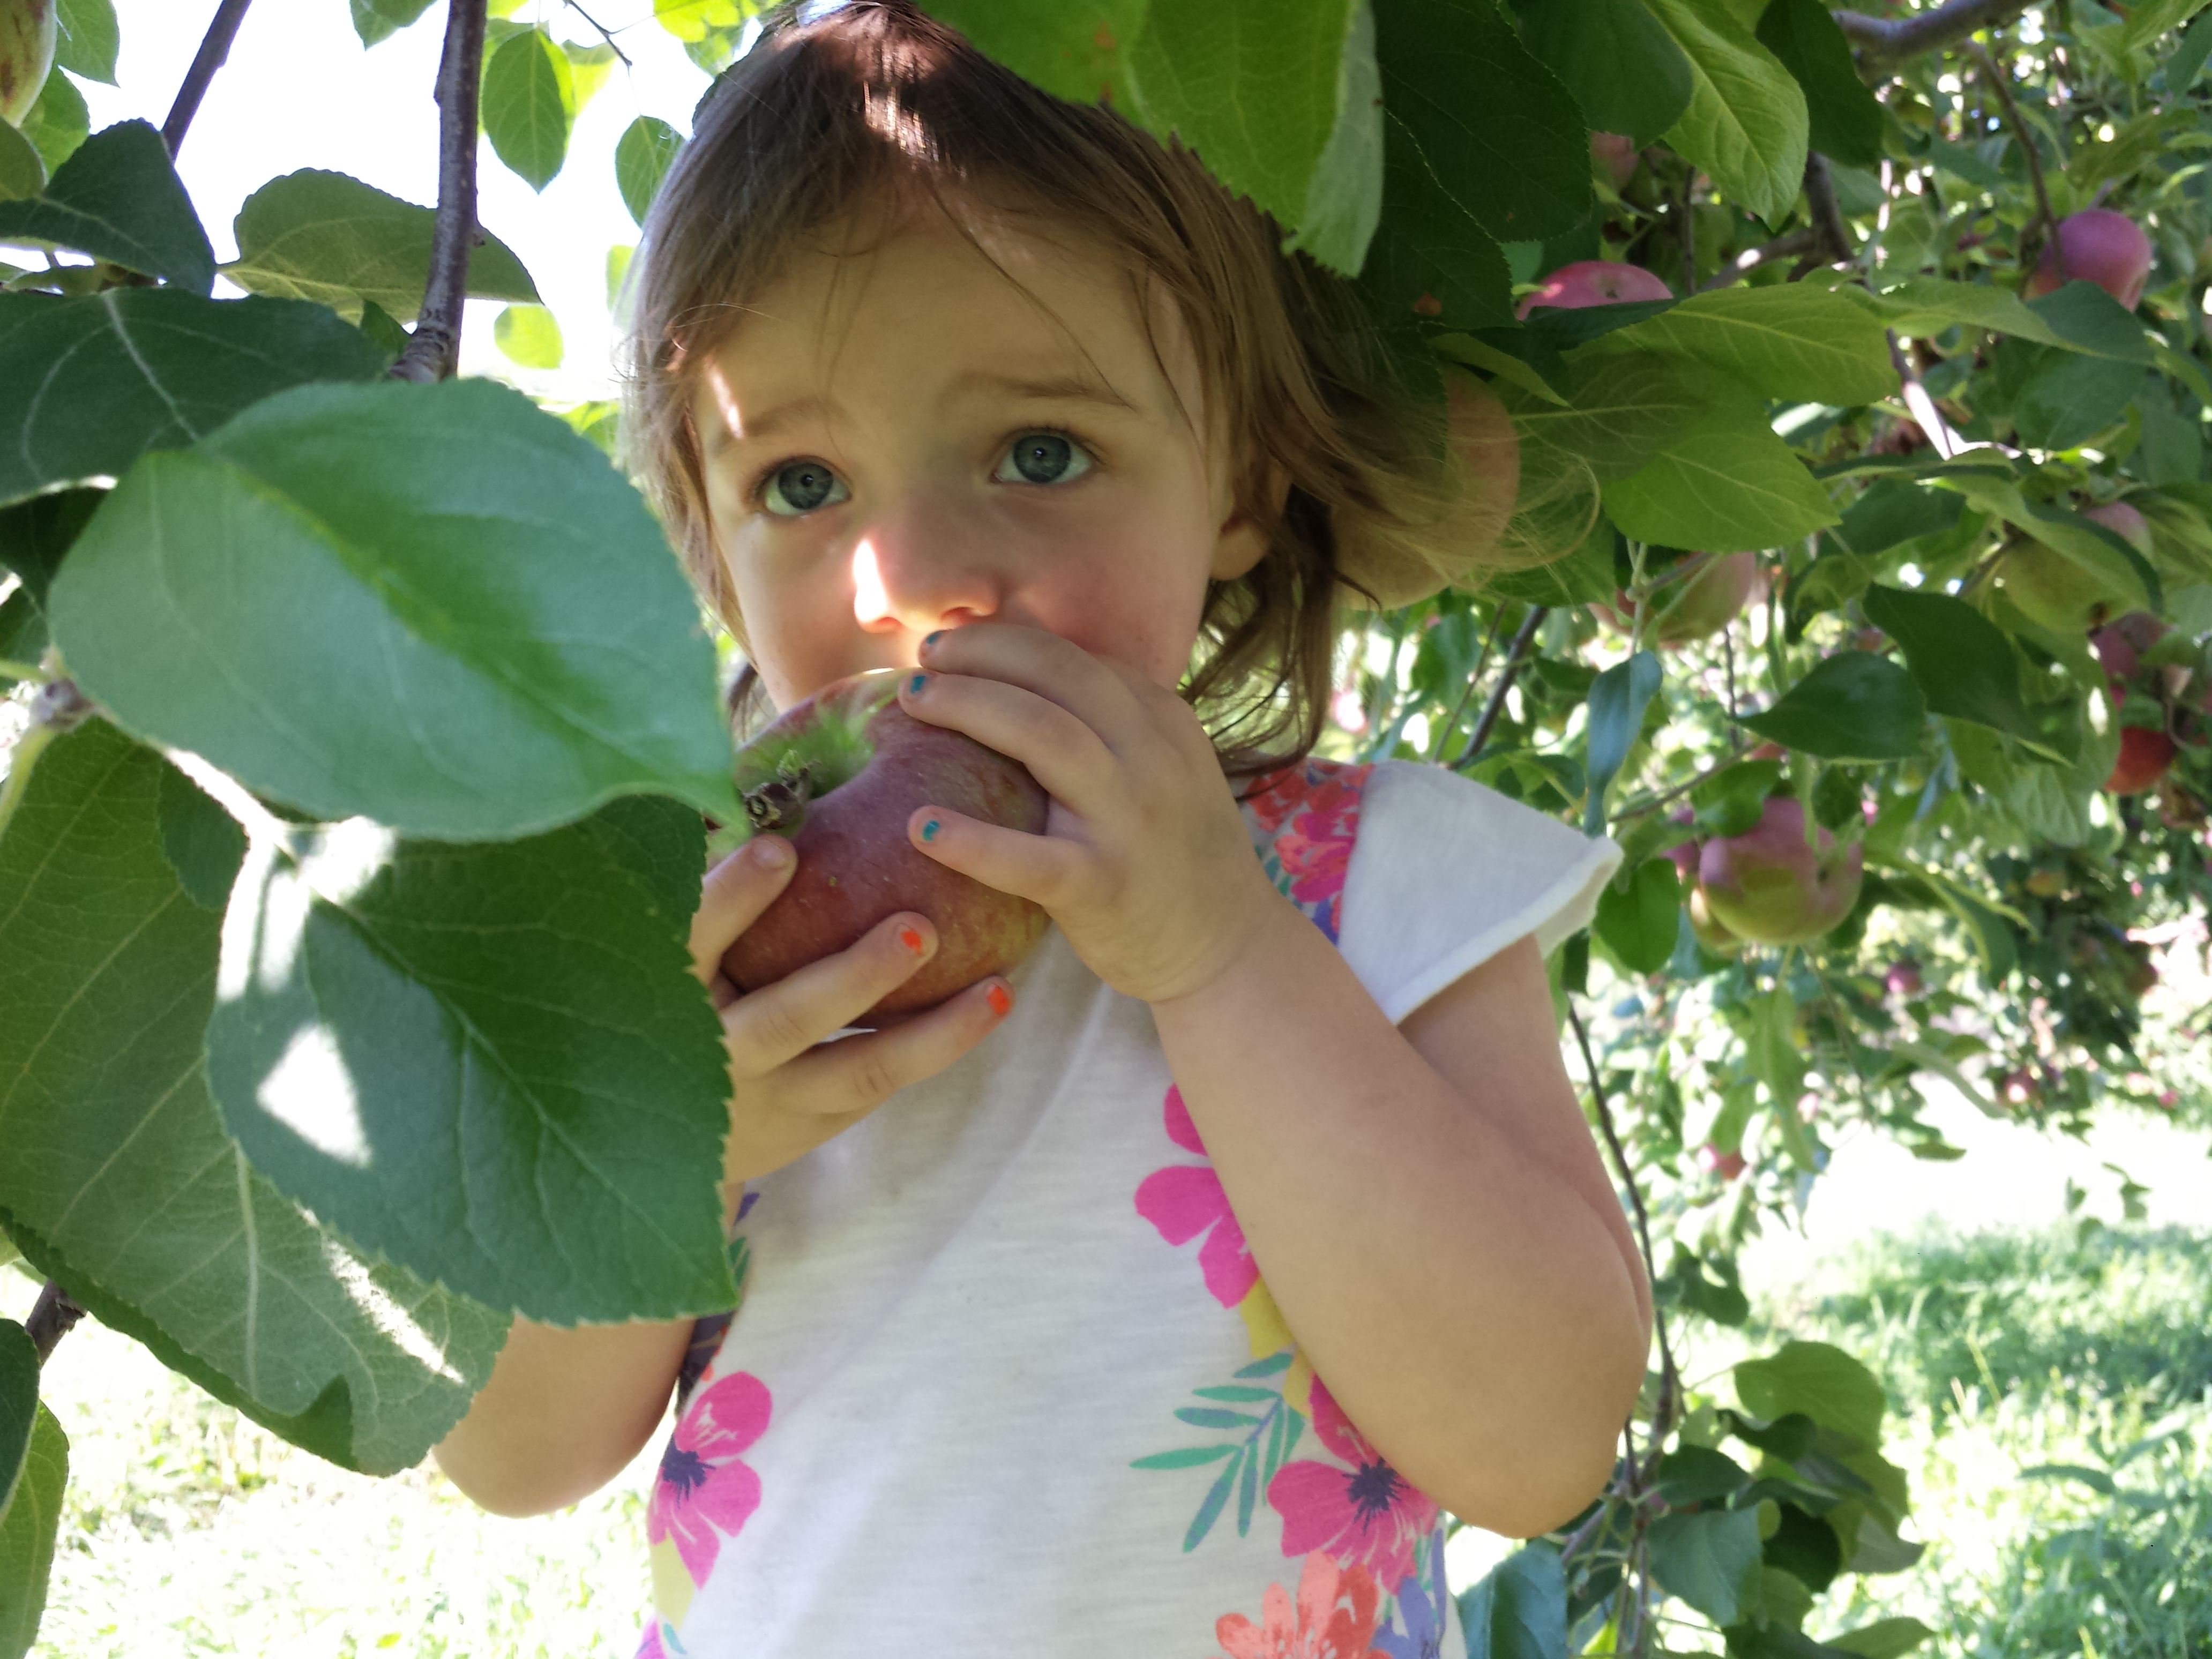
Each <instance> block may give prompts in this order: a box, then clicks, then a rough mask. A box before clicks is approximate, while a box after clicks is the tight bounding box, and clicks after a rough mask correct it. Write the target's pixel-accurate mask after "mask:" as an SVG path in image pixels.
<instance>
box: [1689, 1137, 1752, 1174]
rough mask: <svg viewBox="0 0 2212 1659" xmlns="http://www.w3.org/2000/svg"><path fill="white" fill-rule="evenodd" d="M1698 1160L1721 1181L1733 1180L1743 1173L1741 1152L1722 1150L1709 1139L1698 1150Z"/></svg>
mask: <svg viewBox="0 0 2212 1659" xmlns="http://www.w3.org/2000/svg"><path fill="white" fill-rule="evenodd" d="M1698 1162H1699V1163H1700V1164H1704V1165H1705V1168H1706V1169H1707V1170H1710V1171H1711V1173H1713V1174H1714V1175H1717V1176H1719V1177H1720V1178H1721V1179H1722V1180H1723V1181H1734V1180H1735V1178H1736V1177H1737V1176H1740V1175H1741V1174H1742V1173H1743V1153H1742V1152H1741V1151H1738V1152H1723V1151H1722V1150H1721V1149H1720V1148H1719V1147H1718V1146H1716V1145H1715V1144H1714V1143H1713V1142H1711V1141H1710V1140H1709V1141H1707V1142H1706V1143H1705V1146H1703V1147H1701V1148H1700V1149H1699V1152H1698Z"/></svg>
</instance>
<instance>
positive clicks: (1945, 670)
mask: <svg viewBox="0 0 2212 1659" xmlns="http://www.w3.org/2000/svg"><path fill="white" fill-rule="evenodd" d="M1861 603H1862V604H1863V605H1864V606H1865V608H1866V615H1867V620H1868V621H1869V622H1870V623H1873V624H1874V625H1875V627H1876V628H1879V629H1881V631H1882V632H1883V633H1885V634H1887V635H1889V636H1890V637H1891V638H1892V639H1893V640H1895V641H1897V642H1898V644H1899V646H1901V647H1903V648H1904V651H1905V665H1906V666H1907V667H1908V668H1909V669H1910V670H1911V673H1912V678H1913V680H1914V681H1915V683H1917V684H1918V685H1919V687H1920V692H1921V695H1922V696H1923V697H1924V698H1925V699H1926V700H1927V703H1928V712H1929V714H1942V715H1947V716H1948V717H1950V718H1952V719H1954V720H1974V721H1977V722H1978V723H1979V724H1981V725H1983V726H1993V727H1995V728H1996V730H1997V731H2000V732H2010V733H2011V734H2012V735H2013V736H2015V737H2016V738H2027V740H2028V741H2030V742H2032V743H2036V744H2041V743H2042V742H2043V741H2044V737H2043V732H2042V728H2041V723H2040V722H2039V721H2038V720H2036V719H2035V718H2034V717H2033V715H2031V714H2029V713H2028V709H2027V703H2026V702H2024V701H2023V700H2022V699H2021V690H2020V661H2019V659H2017V658H2016V657H2015V656H2014V655H2013V649H2012V644H2011V641H2008V640H2007V639H2006V638H2005V636H2004V634H2003V632H2002V630H2001V629H1999V628H1998V627H1997V625H1996V623H1993V622H1991V621H1990V619H1989V618H1988V617H1984V615H1982V613H1981V612H1980V611H1977V610H1975V609H1974V607H1973V606H1972V605H1968V604H1967V603H1966V601H1965V600H1964V599H1957V598H1954V596H1952V595H1951V594H1948V593H1936V592H1924V591H1916V590H1912V589H1907V588H1899V587H1884V586H1881V585H1879V584H1877V585H1875V586H1872V587H1869V589H1867V591H1866V593H1865V595H1864V597H1863V599H1862V600H1861Z"/></svg>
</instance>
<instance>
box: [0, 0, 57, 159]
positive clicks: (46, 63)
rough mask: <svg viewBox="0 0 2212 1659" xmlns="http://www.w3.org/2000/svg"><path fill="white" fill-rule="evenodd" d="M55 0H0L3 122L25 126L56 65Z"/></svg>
mask: <svg viewBox="0 0 2212 1659" xmlns="http://www.w3.org/2000/svg"><path fill="white" fill-rule="evenodd" d="M57 21H58V19H57V17H56V15H55V11H54V0H0V121H5V122H7V124H8V125H9V126H11V127H19V126H21V125H23V118H24V117H25V116H27V115H28V114H29V113H30V112H31V106H32V105H33V104H35V103H37V102H38V101H39V89H40V88H42V87H44V86H45V85H46V75H47V72H48V71H49V70H52V68H53V66H54V38H55V27H56V24H57Z"/></svg>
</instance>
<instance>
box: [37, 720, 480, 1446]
mask: <svg viewBox="0 0 2212 1659" xmlns="http://www.w3.org/2000/svg"><path fill="white" fill-rule="evenodd" d="M197 793H198V792H197V789H196V788H195V787H194V786H193V785H192V784H191V781H189V780H187V779H185V777H184V776H183V775H182V774H180V773H179V772H177V771H176V770H175V769H173V768H172V767H170V766H169V765H168V764H167V763H165V762H164V761H163V760H162V759H161V757H160V756H158V755H155V754H154V753H152V752H151V751H150V750H145V749H143V748H140V747H139V746H137V744H132V743H131V742H130V741H128V740H127V739H126V738H124V737H123V736H122V735H121V734H120V733H119V732H117V731H116V730H115V729H114V728H113V727H112V726H107V725H106V724H105V723H104V722H100V721H94V722H92V723H90V724H88V725H86V726H82V727H80V728H79V729H78V730H77V731H76V732H72V733H70V735H68V736H66V737H64V738H59V739H58V740H57V741H56V742H55V743H53V744H52V745H51V746H50V747H49V748H48V749H47V750H46V752H45V754H44V755H43V756H41V757H40V760H39V763H38V767H37V769H36V770H35V771H34V772H33V775H32V776H31V779H30V782H29V786H28V788H27V791H26V793H25V794H24V797H23V799H22V801H21V805H19V806H18V808H17V809H16V812H15V817H14V818H13V820H12V821H11V822H10V823H9V829H8V834H7V836H6V838H5V839H4V840H0V1225H5V1226H6V1227H7V1229H8V1231H9V1236H10V1237H13V1238H14V1239H15V1242H16V1243H18V1244H19V1245H21V1247H22V1249H23V1251H24V1254H25V1255H27V1256H28V1257H29V1258H30V1259H31V1260H32V1261H33V1262H34V1263H36V1264H37V1266H38V1267H40V1270H41V1271H43V1272H46V1273H50V1274H52V1276H54V1277H55V1278H57V1279H60V1280H61V1281H62V1283H63V1284H64V1285H67V1286H68V1287H69V1290H70V1294H71V1295H73V1296H74V1297H76V1299H77V1300H78V1301H80V1302H82V1303H83V1304H85V1305H86V1306H87V1307H88V1308H90V1309H91V1310H92V1311H93V1312H94V1314H96V1315H97V1316H99V1317H100V1320H101V1322H103V1323H106V1324H108V1325H112V1326H113V1327H115V1328H117V1329H118V1330H122V1331H125V1332H127V1333H128V1334H131V1335H132V1336H135V1337H137V1339H138V1340H141V1341H142V1342H144V1343H145V1344H146V1345H147V1346H149V1347H150V1348H152V1349H153V1350H154V1352H155V1353H156V1354H158V1355H159V1356H160V1357H161V1358H162V1360H163V1361H165V1362H166V1363H167V1364H169V1365H170V1366H172V1367H173V1368H174V1369H176V1370H182V1371H184V1372H185V1374H186V1375H187V1376H191V1378H192V1380H193V1381H194V1382H196V1383H199V1384H200V1385H201V1386H202V1387H203V1388H204V1389H208V1390H209V1391H210V1393H213V1394H215V1395H217V1396H218V1397H219V1398H221V1399H223V1400H227V1401H230V1402H231V1403H233V1404H234V1405H236V1406H238V1407H240V1408H241V1409H242V1410H244V1411H246V1412H247V1413H249V1414H251V1415H252V1416H253V1417H254V1418H255V1419H258V1421H260V1422H262V1423H264V1424H266V1425H269V1426H270V1428H272V1429H274V1430H275V1431H277V1432H278V1433H280V1434H283V1435H285V1436H287V1437H289V1438H291V1439H293V1440H295V1441H297V1442H298V1443H300V1444H301V1445H303V1446H306V1447H307V1449H310V1450H312V1451H314V1452H316V1453H318V1454H319V1455H322V1456H325V1457H327V1458H330V1459H331V1460H332V1461H334V1462H340V1463H343V1464H345V1465H346V1466H348V1467H349V1468H358V1469H363V1470H366V1471H368V1472H369V1473H372V1474H389V1473H391V1472H392V1471H394V1470H397V1469H403V1468H408V1467H410V1465H412V1464H413V1463H414V1462H416V1461H417V1460H418V1459H420V1458H421V1456H422V1454H423V1452H424V1451H425V1450H426V1449H428V1447H429V1446H430V1445H432V1444H433V1443H435V1442H436V1441H437V1440H438V1439H439V1438H440V1437H442V1436H443V1434H444V1433H445V1431H447V1429H448V1428H450V1427H451V1426H452V1425H453V1423H454V1422H456V1421H457V1420H458V1419H459V1417H460V1414H461V1413H462V1411H463V1410H464V1409H465V1407H466V1406H467V1404H468V1401H469V1398H470V1396H471V1395H472V1394H473V1393H474V1392H475V1390H476V1389H477V1388H478V1387H480V1386H482V1384H483V1380H484V1378H485V1377H486V1376H489V1373H490V1369H491V1362H492V1358H493V1356H494V1354H495V1352H497V1350H498V1347H499V1345H500V1342H501V1338H502V1335H503V1334H504V1331H505V1328H506V1320H505V1318H504V1316H495V1315H494V1314H492V1313H491V1312H490V1311H489V1310H486V1309H483V1308H482V1307H479V1306H477V1304H473V1303H471V1302H469V1301H467V1300H465V1298H462V1297H457V1296H454V1295H453V1294H452V1293H450V1292H448V1291H443V1290H440V1289H437V1288H435V1287H434V1286H431V1285H426V1284H423V1283H422V1282H421V1281H419V1280H417V1279H415V1278H414V1277H413V1276H412V1275H410V1274H409V1273H404V1272H403V1271H401V1270H400V1269H398V1268H396V1267H388V1266H386V1265H383V1264H381V1263H377V1262H374V1261H368V1260H365V1259H363V1258H362V1257H359V1256H356V1255H354V1254H352V1253H351V1252H349V1251H348V1250H347V1249H344V1248H343V1247H342V1246H340V1245H339V1244H338V1243H337V1241H336V1240H334V1239H332V1238H331V1237H329V1236H328V1235H327V1234H325V1233H324V1232H323V1231H321V1230H319V1228H317V1227H316V1226H315V1225H313V1223H312V1222H311V1221H309V1220H308V1219H307V1218H306V1217H305V1216H303V1215H302V1214H301V1212H300V1211H299V1210H298V1209H297V1208H296V1207H295V1206H294V1205H292V1204H291V1203H290V1202H289V1201H288V1200H285V1199H284V1198H283V1197H282V1196H281V1195H280V1194H278V1193H277V1192H276V1188H273V1187H271V1186H270V1184H269V1183H268V1182H266V1181H264V1180H263V1179H262V1178H261V1177H260V1176H258V1175H256V1174H255V1173H254V1172H253V1170H252V1169H251V1168H250V1167H249V1166H248V1165H247V1164H246V1159H245V1158H244V1157H243V1156H242V1155H241V1154H240V1152H239V1150H238V1148H237V1147H236V1146H234V1145H233V1144H232V1142H231V1140H230V1138H229V1137H228V1135H226V1134H225V1133H223V1128H222V1121H221V1119H220V1118H219V1117H218V1116H217V1115H216V1108H215V1103H214V1102H213V1101H212V1100H210V1098H209V1097H208V1092H207V1087H206V1082H205V1078H204V1071H203V1065H204V1032H205V1029H206V1026H207V1022H208V1016H209V1013H210V1011H211V1009H212V1008H213V1006H214V1002H215V988H216V959H217V954H218V951H219V944H220V933H221V929H222V913H221V912H220V911H219V910H216V909H212V908H207V907H204V906H203V905H201V904H199V903H197V902H195V901H194V900H193V899H192V897H191V896H190V895H189V894H188V893H187V892H186V891H185V889H184V887H183V886H182V885H181V884H179V879H178V876H177V872H176V871H175V869H174V867H173V866H172V864H171V862H170V858H169V855H168V854H167V851H165V846H166V845H167V844H168V842H173V841H177V840H178V839H179V838H178V836H177V835H176V830H177V829H178V828H179V820H180V819H181V818H183V817H188V816H189V814H190V811H191V808H190V806H189V804H188V803H189V802H190V799H191V796H193V795H195V794H197ZM165 802H166V803H167V812H166V813H165V811H164V806H165ZM165 817H167V820H168V823H169V826H170V828H171V832H172V833H171V835H170V836H169V837H167V839H166V840H165V836H164V833H163V830H164V819H165Z"/></svg>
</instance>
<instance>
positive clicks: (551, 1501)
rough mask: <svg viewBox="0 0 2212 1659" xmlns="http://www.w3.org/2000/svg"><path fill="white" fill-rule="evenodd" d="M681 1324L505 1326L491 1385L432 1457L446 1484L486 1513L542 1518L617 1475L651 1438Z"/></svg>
mask: <svg viewBox="0 0 2212 1659" xmlns="http://www.w3.org/2000/svg"><path fill="white" fill-rule="evenodd" d="M690 1336H691V1322H690V1320H688V1319H685V1320H678V1321H676V1322H673V1323H670V1324H643V1323H639V1324H629V1325H583V1326H579V1327H577V1328H574V1329H573V1330H567V1329H562V1328H560V1327H558V1326H553V1325H539V1324H535V1323H533V1322H531V1321H529V1320H526V1319H518V1320H516V1321H515V1322H514V1326H513V1330H511V1331H510V1332H509V1333H508V1335H507V1346H505V1347H504V1348H502V1349H501V1351H500V1355H499V1359H498V1361H497V1363H496V1364H494V1365H493V1367H492V1373H491V1381H490V1382H489V1383H486V1384H485V1385H484V1388H483V1392H482V1393H480V1394H478V1395H477V1397H476V1399H475V1401H472V1402H471V1405H470V1407H469V1410H468V1415H466V1416H465V1417H464V1418H462V1419H461V1420H460V1421H459V1423H458V1424H456V1425H454V1426H453V1431H452V1432H451V1433H449V1434H447V1437H445V1439H443V1440H442V1441H441V1442H439V1443H438V1445H437V1446H436V1448H435V1450H434V1453H433V1455H435V1457H436V1458H437V1460H438V1467H439V1468H441V1469H442V1470H444V1471H445V1474H446V1478H447V1480H451V1481H452V1482H453V1484H454V1485H455V1486H459V1488H460V1489H461V1490H462V1491H463V1492H466V1493H467V1494H468V1495H469V1497H470V1498H471V1499H472V1500H474V1501H475V1503H476V1504H477V1505H478V1507H480V1508H483V1509H486V1510H490V1511H491V1512H492V1513H493V1514H494V1515H507V1516H523V1515H543V1514H544V1513H545V1512H546V1511H547V1510H557V1509H565V1508H566V1507H567V1506H568V1505H569V1504H574V1503H575V1502H576V1501H577V1500H579V1499H580V1498H586V1497H588V1496H590V1495H591V1494H592V1492H597V1491H598V1490H599V1488H600V1487H601V1486H605V1485H606V1483H607V1482H608V1481H610V1480H613V1479H614V1477H615V1476H616V1475H617V1474H620V1473H621V1472H622V1470H623V1468H624V1467H625V1466H626V1465H627V1464H628V1463H629V1461H630V1459H631V1458H633V1457H635V1456H636V1455H637V1453H638V1450H639V1449H640V1448H641V1447H642V1446H643V1445H644V1444H645V1443H646V1442H647V1440H648V1439H650V1438H651V1437H652V1436H653V1430H654V1429H655V1428H656V1427H657V1426H659V1422H660V1419H661V1414H662V1413H664V1412H665V1410H666V1409H667V1407H668V1396H669V1395H670V1393H671V1390H672V1389H674V1387H675V1384H676V1373H677V1370H678V1367H679V1366H681V1365H682V1364H683V1363H684V1348H685V1346H687V1345H688V1344H689V1342H690Z"/></svg>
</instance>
